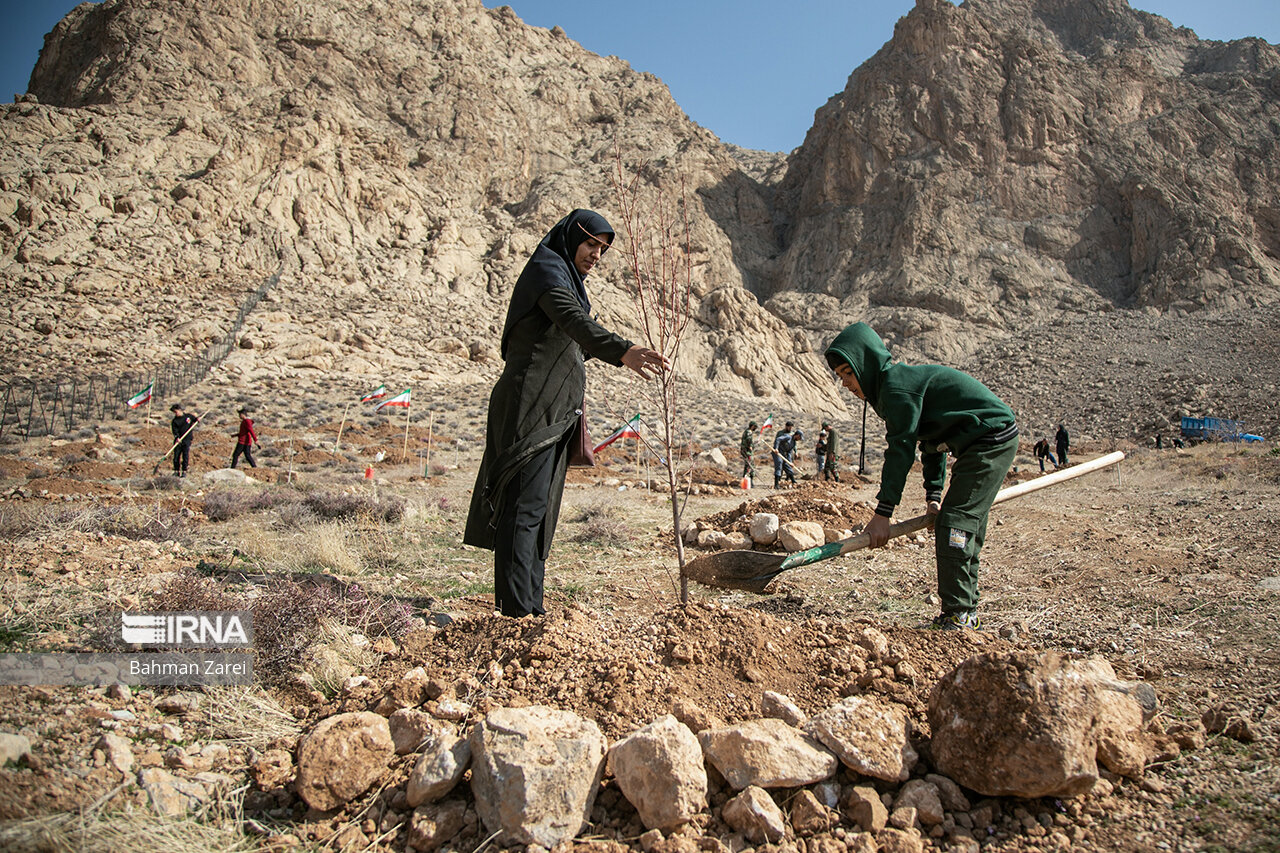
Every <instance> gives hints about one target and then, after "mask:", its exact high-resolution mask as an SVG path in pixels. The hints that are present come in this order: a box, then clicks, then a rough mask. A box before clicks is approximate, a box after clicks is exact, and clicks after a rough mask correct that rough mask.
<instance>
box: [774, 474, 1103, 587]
mask: <svg viewBox="0 0 1280 853" xmlns="http://www.w3.org/2000/svg"><path fill="white" fill-rule="evenodd" d="M1121 459H1124V452H1123V451H1120V450H1117V451H1115V452H1113V453H1108V454H1106V455H1105V456H1099V457H1098V458H1097V459H1090V460H1089V461H1088V462H1081V463H1080V464H1079V465H1073V466H1072V467H1070V468H1063V469H1061V470H1059V471H1054V472H1053V473H1052V474H1046V475H1044V476H1043V477H1036V478H1035V479H1034V480H1027V481H1026V482H1025V483H1018V484H1017V485H1014V486H1006V487H1005V488H1003V489H1001V490H1000V491H999V492H997V493H996V498H995V500H993V501H992V502H991V504H992V506H994V505H995V504H998V503H1004V502H1005V501H1008V500H1013V499H1014V498H1019V497H1022V496H1023V495H1025V494H1027V493H1028V492H1035V491H1039V490H1040V489H1047V488H1049V487H1050V486H1056V485H1057V484H1058V483H1061V482H1063V481H1065V480H1074V479H1075V478H1076V477H1082V476H1084V475H1085V474H1091V473H1093V472H1094V471H1097V470H1099V469H1101V468H1107V467H1110V466H1112V465H1115V464H1116V463H1117V462H1119V461H1120V460H1121ZM935 518H937V516H936V515H930V514H928V513H925V514H924V515H917V516H916V517H915V518H908V519H907V520H906V521H899V522H898V523H897V524H893V525H890V527H889V538H890V539H895V538H897V537H899V536H905V535H906V534H908V533H915V532H916V531H917V530H923V529H925V528H926V527H932V526H933V520H934V519H935ZM870 544H871V537H870V536H869V535H867V534H866V533H859V534H857V535H856V536H850V537H849V538H848V539H841V540H839V541H838V542H828V543H827V544H826V545H819V546H817V547H816V548H809V549H808V550H805V551H796V552H795V553H794V554H792V555H790V556H789V557H787V558H786V559H785V560H783V561H782V565H781V566H779V568H778V571H780V572H781V571H785V570H787V569H794V568H795V567H796V566H807V565H809V564H810V563H817V562H819V561H821V560H829V559H831V558H832V557H839V556H840V555H841V554H848V553H849V552H851V551H859V550H861V549H863V548H866V547H867V546H869V545H870Z"/></svg>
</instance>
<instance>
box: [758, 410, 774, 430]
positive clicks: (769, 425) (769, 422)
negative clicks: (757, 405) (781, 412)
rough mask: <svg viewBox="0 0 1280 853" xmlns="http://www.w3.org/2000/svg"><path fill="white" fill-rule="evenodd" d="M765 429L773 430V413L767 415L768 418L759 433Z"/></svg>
mask: <svg viewBox="0 0 1280 853" xmlns="http://www.w3.org/2000/svg"><path fill="white" fill-rule="evenodd" d="M767 429H773V412H770V413H769V416H768V417H767V418H765V419H764V425H763V426H761V427H760V431H761V432H764V431H765V430H767Z"/></svg>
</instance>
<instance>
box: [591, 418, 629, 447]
mask: <svg viewBox="0 0 1280 853" xmlns="http://www.w3.org/2000/svg"><path fill="white" fill-rule="evenodd" d="M639 437H640V415H638V414H637V415H635V416H633V417H632V418H631V420H629V421H627V422H626V423H625V424H623V425H622V426H620V427H618V428H617V429H616V430H614V433H613V435H611V436H609V437H608V438H606V439H605V440H604V441H602V442H600V443H599V444H597V445H596V446H595V447H594V448H592V450H591V452H592V453H599V452H600V451H601V450H603V449H604V448H606V447H608V446H609V445H611V444H613V443H614V442H615V441H617V440H618V439H620V438H639Z"/></svg>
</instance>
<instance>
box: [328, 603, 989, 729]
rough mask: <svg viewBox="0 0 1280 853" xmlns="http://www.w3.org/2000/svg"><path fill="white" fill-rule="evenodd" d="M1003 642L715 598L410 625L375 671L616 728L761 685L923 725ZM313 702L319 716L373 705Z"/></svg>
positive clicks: (748, 699)
mask: <svg viewBox="0 0 1280 853" xmlns="http://www.w3.org/2000/svg"><path fill="white" fill-rule="evenodd" d="M864 632H865V633H867V634H869V635H870V636H872V637H874V636H876V635H880V634H882V635H883V637H884V638H887V640H888V644H887V649H888V651H887V652H885V653H883V654H877V653H876V652H874V651H871V650H870V649H869V648H868V646H872V645H875V644H874V642H872V641H870V640H868V639H864ZM1008 646H1009V644H1008V643H1007V642H1006V641H1004V640H1002V639H1000V638H999V637H997V636H993V635H990V634H980V633H975V632H970V631H964V632H955V633H938V632H926V631H918V630H913V629H887V628H884V627H883V626H881V627H879V628H873V627H872V623H870V622H867V621H857V620H836V619H827V618H811V619H806V620H804V621H801V622H798V623H797V622H796V621H784V620H783V619H780V618H778V617H775V616H773V615H770V614H768V613H763V612H760V611H758V610H754V609H741V608H735V607H729V606H725V605H721V604H717V603H715V602H708V603H702V604H694V605H692V606H690V607H689V608H688V609H687V610H686V609H683V608H679V607H672V608H670V609H666V610H660V611H658V612H657V613H654V614H651V615H649V616H647V617H645V618H644V619H642V620H637V619H634V618H628V617H626V616H621V617H619V616H611V615H606V614H601V613H598V612H588V611H586V610H581V609H576V608H573V607H570V608H568V609H565V610H562V611H558V612H555V613H553V614H549V615H548V616H546V617H544V618H541V619H502V618H494V617H493V616H490V615H484V616H466V617H463V618H461V619H458V620H457V621H455V622H453V623H451V624H449V625H447V626H446V627H444V628H443V629H440V630H439V631H436V632H431V633H427V632H417V633H415V634H411V635H410V636H409V637H407V638H406V639H405V641H404V642H403V644H402V646H401V649H400V656H399V658H398V659H396V660H388V661H387V662H385V663H384V665H383V668H382V671H380V672H379V676H380V677H381V678H383V679H394V678H398V677H399V676H400V675H401V674H402V673H403V672H404V671H405V670H406V669H407V668H409V667H412V666H422V667H424V668H425V669H426V671H427V672H428V673H430V674H431V676H432V677H433V678H436V679H439V680H440V681H442V682H446V683H451V684H453V685H456V687H455V689H456V690H457V693H458V697H459V698H461V699H464V700H465V701H466V702H468V703H469V704H471V705H472V706H473V707H474V708H475V709H476V710H477V711H480V712H484V711H486V710H488V709H491V708H494V707H520V706H524V705H531V704H549V705H553V706H555V707H558V708H565V709H569V710H572V711H574V712H576V713H578V714H580V715H582V716H584V717H586V718H588V719H592V720H596V721H597V722H598V723H599V724H600V726H601V728H602V729H603V730H604V731H605V733H606V734H607V735H608V736H609V737H610V738H618V737H622V736H624V735H627V734H630V733H631V732H632V731H634V730H636V729H638V728H640V727H641V726H644V725H647V724H648V723H650V722H652V721H653V720H655V719H657V718H658V717H660V716H662V715H663V714H668V713H671V710H672V705H673V703H674V702H676V701H683V702H692V703H694V704H696V705H698V706H699V707H701V708H702V709H703V710H704V711H707V712H708V713H710V714H713V715H715V716H716V717H718V718H720V719H722V720H724V721H725V722H736V721H739V720H746V719H753V718H756V717H759V716H760V701H761V696H762V695H763V693H764V692H765V691H766V690H773V691H777V692H779V693H783V694H785V695H787V696H790V697H791V698H792V699H793V700H794V701H795V702H796V704H797V705H798V706H799V707H800V708H801V709H802V710H804V711H805V712H806V713H809V714H815V713H817V712H819V711H822V710H825V709H826V708H828V707H829V706H830V705H832V704H833V703H834V702H836V701H837V700H839V699H840V698H841V697H842V696H847V695H851V694H853V693H864V692H867V691H873V692H875V693H878V694H880V695H882V696H883V697H885V698H887V699H889V700H890V701H893V702H895V703H897V704H900V705H902V706H903V707H904V708H905V709H906V710H907V712H908V713H909V714H910V716H911V718H912V722H913V723H914V724H915V725H916V726H917V730H918V731H921V732H927V731H928V724H927V722H926V720H925V707H926V703H927V701H928V693H929V689H930V688H931V686H932V685H933V683H934V682H935V681H936V680H937V678H938V677H939V676H941V675H942V674H943V673H945V672H947V671H948V670H950V669H952V668H953V667H954V666H956V665H957V664H958V663H960V662H961V661H963V660H965V659H967V658H969V657H972V656H973V655H974V654H978V653H980V652H986V651H996V650H997V649H1002V648H1007V647H1008ZM316 710H317V711H318V712H319V713H318V714H316V716H319V717H323V716H326V715H328V714H331V713H334V712H337V711H339V710H365V708H364V707H363V706H362V705H359V704H358V703H357V704H354V705H353V706H352V707H351V708H346V707H344V706H343V705H342V704H341V703H338V704H336V705H332V706H327V707H323V708H319V709H316Z"/></svg>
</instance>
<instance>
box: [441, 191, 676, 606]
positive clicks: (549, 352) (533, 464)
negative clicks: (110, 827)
mask: <svg viewBox="0 0 1280 853" xmlns="http://www.w3.org/2000/svg"><path fill="white" fill-rule="evenodd" d="M613 237H614V233H613V228H612V227H611V226H610V225H609V223H608V222H607V221H605V219H604V217H603V216H601V215H600V214H598V213H595V212H593V211H590V210H575V211H573V212H572V213H570V214H569V215H568V216H566V217H565V218H564V219H561V220H560V221H559V222H557V223H556V224H555V226H554V227H552V229H551V231H550V232H548V233H547V236H546V237H544V238H543V239H542V242H541V243H539V244H538V247H537V248H536V249H535V250H534V252H533V255H532V257H530V258H529V261H528V263H526V264H525V267H524V271H523V272H521V273H520V277H519V279H517V280H516V286H515V288H514V289H513V290H512V293H511V303H510V305H509V306H508V309H507V319H506V323H505V325H504V327H503V330H502V340H501V344H500V352H501V354H502V358H503V359H504V360H505V362H506V365H505V366H504V368H503V371H502V375H501V376H500V377H498V381H497V383H496V384H495V385H494V386H493V392H492V394H491V395H490V397H489V414H488V424H487V431H486V436H485V448H484V456H483V457H482V458H481V460H480V470H479V472H478V474H477V475H476V484H475V489H474V490H473V491H472V493H471V509H470V512H469V513H468V515H467V526H466V531H465V533H464V534H463V539H462V541H463V542H464V543H466V544H468V545H474V546H477V547H480V548H487V549H489V550H492V551H493V552H494V557H493V571H494V599H495V604H496V606H497V609H498V610H499V611H500V612H501V613H502V614H503V615H504V616H527V615H531V614H533V615H540V614H542V613H544V612H545V611H544V609H543V603H542V596H543V575H544V572H545V569H546V560H547V556H548V554H549V553H550V550H551V540H552V537H553V536H554V535H555V529H556V521H557V519H558V517H559V514H560V498H561V496H562V494H563V492H564V480H565V470H566V468H567V467H568V460H569V453H568V451H569V444H570V441H571V439H572V438H573V436H574V430H575V429H576V427H577V424H578V418H579V415H580V413H581V411H582V406H583V395H584V393H585V390H586V367H585V366H584V364H583V361H584V358H585V357H594V358H598V359H600V360H601V361H604V362H607V363H609V364H613V365H616V366H625V367H629V368H631V369H632V370H633V371H635V372H636V373H638V374H639V375H640V376H642V377H644V378H646V379H648V378H651V377H652V376H655V375H657V374H658V372H659V371H661V370H664V369H666V368H667V367H669V366H670V365H669V363H668V361H667V359H666V357H665V356H663V355H662V353H660V352H658V351H656V350H652V349H649V348H647V347H642V346H637V345H635V344H633V343H631V342H630V341H628V340H626V339H624V338H621V337H619V336H618V335H615V334H613V333H612V332H609V331H607V330H606V329H604V328H602V327H601V326H600V325H599V324H597V323H596V322H595V321H594V320H592V319H591V316H590V311H591V302H590V300H589V299H588V298H587V291H586V287H585V285H584V283H583V279H584V278H586V276H587V274H588V273H589V272H591V269H592V268H593V267H594V266H595V265H596V263H597V262H599V260H600V258H601V257H602V256H603V255H604V253H605V251H606V250H607V249H608V248H609V246H610V245H611V244H612V243H613ZM584 353H585V356H584Z"/></svg>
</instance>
